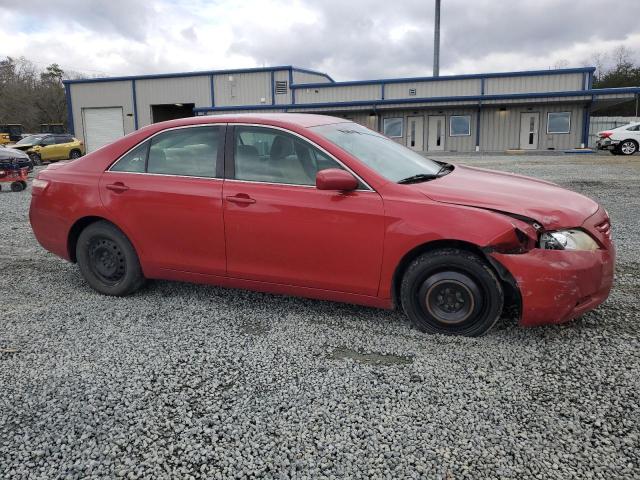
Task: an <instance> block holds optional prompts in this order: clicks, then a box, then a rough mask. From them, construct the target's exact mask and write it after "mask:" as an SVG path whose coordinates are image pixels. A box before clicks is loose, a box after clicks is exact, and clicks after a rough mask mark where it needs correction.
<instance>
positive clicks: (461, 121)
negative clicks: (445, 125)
mask: <svg viewBox="0 0 640 480" xmlns="http://www.w3.org/2000/svg"><path fill="white" fill-rule="evenodd" d="M468 135H471V116H470V115H451V116H450V117H449V136H450V137H463V136H468Z"/></svg>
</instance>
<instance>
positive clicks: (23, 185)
mask: <svg viewBox="0 0 640 480" xmlns="http://www.w3.org/2000/svg"><path fill="white" fill-rule="evenodd" d="M20 183H21V184H22V189H23V190H26V189H27V182H25V181H24V180H20Z"/></svg>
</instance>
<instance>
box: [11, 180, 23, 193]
mask: <svg viewBox="0 0 640 480" xmlns="http://www.w3.org/2000/svg"><path fill="white" fill-rule="evenodd" d="M24 189H25V185H23V184H22V182H13V183H12V184H11V191H12V192H21V191H22V190H24Z"/></svg>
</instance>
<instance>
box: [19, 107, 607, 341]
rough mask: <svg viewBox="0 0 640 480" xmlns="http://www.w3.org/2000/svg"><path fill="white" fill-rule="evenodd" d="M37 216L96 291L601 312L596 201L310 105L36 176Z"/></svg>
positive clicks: (603, 238) (45, 240)
mask: <svg viewBox="0 0 640 480" xmlns="http://www.w3.org/2000/svg"><path fill="white" fill-rule="evenodd" d="M30 220H31V225H32V228H33V231H34V233H35V236H36V238H37V239H38V241H39V242H40V244H41V245H42V246H43V247H44V248H46V249H47V250H49V251H51V252H53V253H55V254H56V255H59V256H60V257H62V258H64V259H66V260H69V261H71V262H77V264H78V266H79V268H80V271H81V273H82V275H83V276H84V278H85V279H86V281H87V283H88V284H89V285H90V286H91V287H93V288H94V289H95V290H97V291H98V292H101V293H103V294H107V295H127V294H130V293H132V292H135V291H136V290H138V289H139V288H140V287H142V285H143V284H144V282H145V280H146V279H165V280H177V281H188V282H199V283H207V284H213V285H221V286H225V287H233V288H246V289H252V290H260V291H264V292H271V293H278V294H286V295H297V296H303V297H311V298H318V299H325V300H333V301H340V302H348V303H356V304H362V305H369V306H374V307H381V308H389V309H390V308H395V307H398V308H402V309H403V310H404V311H405V312H406V314H407V315H408V317H409V318H410V319H411V320H412V321H413V323H414V324H415V325H416V327H417V328H419V329H420V330H423V331H425V332H434V333H445V334H460V335H469V336H477V335H481V334H483V333H485V332H487V331H488V330H489V329H490V328H491V327H492V326H493V325H494V324H495V322H496V321H497V320H498V318H500V316H501V313H502V312H503V310H504V309H505V308H513V309H514V311H517V312H518V315H519V319H520V324H521V325H523V326H533V325H542V324H553V323H562V322H567V321H569V320H571V319H573V318H575V317H577V316H579V315H581V314H583V313H585V312H587V311H588V310H591V309H593V308H595V307H597V306H598V305H599V304H600V303H602V302H603V301H604V300H605V299H606V298H607V295H608V294H609V291H610V289H611V284H612V279H613V269H614V257H615V253H614V246H613V243H612V239H611V226H610V223H609V218H608V215H607V212H606V211H605V210H604V209H603V208H602V207H600V206H598V204H597V203H596V202H594V201H593V200H590V199H589V198H586V197H584V196H582V195H579V194H577V193H574V192H571V191H568V190H565V189H563V188H560V187H559V186H557V185H555V184H552V183H549V182H545V181H542V180H536V179H532V178H526V177H522V176H518V175H512V174H507V173H501V172H494V171H489V170H483V169H479V168H472V167H466V166H460V165H451V164H449V163H445V162H440V161H435V160H429V159H427V158H424V157H423V156H421V155H419V154H417V153H415V152H414V151H412V150H409V149H407V148H405V147H403V146H401V145H399V144H398V143H396V142H394V141H392V140H390V139H388V138H386V137H385V136H383V135H381V134H379V133H376V132H374V131H372V130H369V129H367V128H365V127H362V126H360V125H358V124H355V123H352V122H348V121H345V120H343V119H339V118H333V117H328V116H319V115H303V114H263V115H261V114H245V115H220V116H209V117H196V118H189V119H180V120H173V121H169V122H164V123H157V124H153V125H150V126H148V127H145V128H142V129H140V130H138V131H136V132H133V133H131V134H129V135H127V136H126V137H124V138H122V139H120V140H118V141H116V142H114V143H112V144H111V145H108V146H106V147H103V148H101V149H100V150H97V151H95V152H93V153H90V154H89V155H86V156H85V157H82V158H80V159H77V160H75V161H73V162H68V163H57V164H53V165H50V166H49V167H48V168H46V169H44V170H42V171H41V172H40V173H39V174H38V176H37V178H36V179H35V180H34V181H33V188H32V201H31V210H30Z"/></svg>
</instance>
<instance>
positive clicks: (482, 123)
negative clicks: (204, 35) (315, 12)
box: [64, 66, 640, 152]
mask: <svg viewBox="0 0 640 480" xmlns="http://www.w3.org/2000/svg"><path fill="white" fill-rule="evenodd" d="M594 71H595V68H593V67H583V68H567V69H559V70H539V71H526V72H510V73H487V74H473V75H454V76H441V77H416V78H392V79H383V80H363V81H350V82H336V81H334V80H333V79H332V78H331V77H330V76H329V75H327V74H325V73H321V72H316V71H312V70H307V69H301V68H296V67H292V66H279V67H269V68H251V69H243V70H217V71H207V72H189V73H176V74H162V75H142V76H131V77H114V78H92V79H83V80H66V81H65V82H64V83H65V88H66V95H67V106H68V112H69V119H68V125H69V129H70V131H71V132H73V133H74V134H75V136H76V137H78V138H81V139H82V140H84V142H85V144H86V145H87V150H88V151H92V150H95V149H97V148H99V147H101V146H102V145H105V144H106V143H109V142H111V141H113V140H115V139H116V138H118V137H121V136H122V135H125V134H127V133H130V132H132V131H134V130H136V129H138V128H140V127H143V126H145V125H149V124H150V123H153V122H159V121H163V120H169V119H173V118H180V117H187V116H193V115H215V114H218V113H231V112H248V111H261V112H310V113H311V112H313V113H326V114H330V115H335V116H340V117H343V118H348V119H351V120H353V121H356V122H358V123H361V124H363V125H366V126H368V127H370V128H373V129H376V130H378V131H381V132H383V133H385V134H386V135H388V136H389V137H392V138H394V139H396V140H397V141H398V142H401V143H403V144H405V145H407V146H408V147H410V148H413V149H415V150H420V151H453V152H469V151H488V152H496V151H504V150H508V149H524V150H563V149H570V148H576V147H581V146H584V145H586V144H587V139H588V134H589V116H590V112H591V111H592V110H593V109H595V108H599V107H600V106H608V105H611V104H615V103H619V102H624V101H629V100H633V99H634V98H636V100H637V98H638V95H639V94H640V87H632V88H609V89H593V88H592V82H593V72H594Z"/></svg>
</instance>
